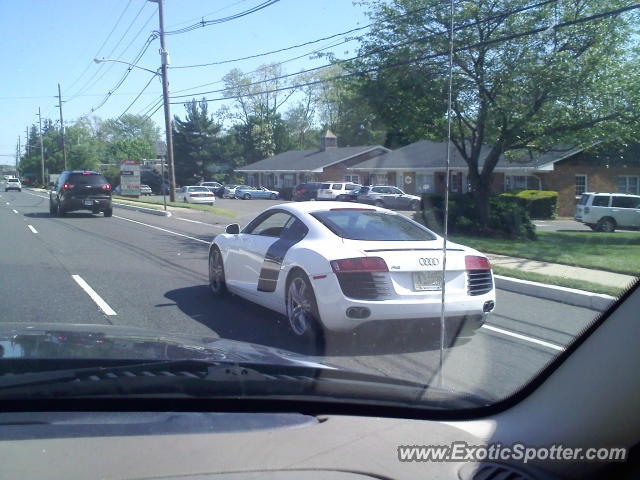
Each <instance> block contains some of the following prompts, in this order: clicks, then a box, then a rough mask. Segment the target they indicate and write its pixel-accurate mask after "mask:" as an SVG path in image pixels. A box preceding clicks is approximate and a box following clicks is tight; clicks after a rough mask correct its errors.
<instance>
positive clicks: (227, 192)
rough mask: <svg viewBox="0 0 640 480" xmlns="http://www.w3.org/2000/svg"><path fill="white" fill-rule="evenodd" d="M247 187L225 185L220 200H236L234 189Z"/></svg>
mask: <svg viewBox="0 0 640 480" xmlns="http://www.w3.org/2000/svg"><path fill="white" fill-rule="evenodd" d="M244 187H249V185H236V184H233V185H225V186H224V192H223V193H222V198H236V188H244Z"/></svg>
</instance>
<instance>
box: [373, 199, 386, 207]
mask: <svg viewBox="0 0 640 480" xmlns="http://www.w3.org/2000/svg"><path fill="white" fill-rule="evenodd" d="M373 204H374V205H375V206H376V207H380V208H384V202H383V201H382V200H376V201H375V202H373Z"/></svg>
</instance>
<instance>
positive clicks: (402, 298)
mask: <svg viewBox="0 0 640 480" xmlns="http://www.w3.org/2000/svg"><path fill="white" fill-rule="evenodd" d="M442 249H443V239H442V237H440V236H438V235H436V234H435V233H433V232H432V231H430V230H429V229H427V228H426V227H424V226H423V225H421V224H419V223H417V222H415V221H413V220H410V219H409V218H407V217H405V216H403V215H401V214H398V213H396V212H393V211H390V210H386V209H384V208H379V207H375V206H369V205H363V204H350V205H349V206H348V207H345V204H344V203H342V202H301V203H288V204H281V205H277V206H274V207H271V208H268V209H267V210H265V211H264V212H262V213H261V214H260V215H258V216H257V217H256V218H255V219H253V220H252V221H251V222H250V223H249V224H248V225H247V226H246V227H244V229H242V231H241V230H240V226H239V225H238V224H232V225H229V226H228V227H227V229H226V233H225V234H221V235H217V236H216V237H215V239H214V240H213V242H212V244H211V246H210V249H209V285H210V289H211V291H212V292H213V293H214V294H216V295H222V294H224V293H226V292H227V291H231V292H232V293H235V294H237V295H239V296H241V297H244V298H246V299H248V300H250V301H252V302H255V303H257V304H260V305H262V306H264V307H267V308H269V309H272V310H275V311H277V312H279V313H281V314H283V315H285V316H286V317H287V319H288V324H289V326H290V328H291V330H292V331H293V332H294V333H295V334H296V335H298V336H300V337H306V338H307V339H309V340H312V341H315V342H321V341H322V339H323V335H324V331H325V330H330V331H347V330H351V329H354V328H355V327H357V326H359V325H361V324H363V323H365V322H372V321H379V322H384V321H387V322H388V321H391V320H403V319H425V321H434V320H436V319H439V318H440V314H441V299H442V285H443V250H442ZM444 278H445V280H446V284H445V316H446V322H447V323H446V325H447V329H450V328H451V329H452V330H455V331H458V332H461V333H462V334H468V333H471V332H473V331H474V330H475V329H477V328H479V327H480V326H482V324H483V323H484V321H485V318H486V316H487V314H488V313H489V312H490V311H491V310H493V308H494V306H495V289H494V282H493V273H492V271H491V265H490V264H489V261H488V260H487V258H486V257H485V256H484V255H482V254H481V253H479V252H478V251H476V250H473V249H471V248H467V247H464V246H462V245H458V244H455V243H451V242H447V255H446V273H445V274H444Z"/></svg>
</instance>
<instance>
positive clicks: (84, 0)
mask: <svg viewBox="0 0 640 480" xmlns="http://www.w3.org/2000/svg"><path fill="white" fill-rule="evenodd" d="M264 2H265V0H165V30H166V31H171V30H175V29H178V28H182V27H185V26H189V25H192V24H195V23H197V22H199V21H200V20H201V19H202V18H204V20H214V19H219V18H222V17H226V16H229V15H234V14H237V13H240V12H243V11H246V10H248V9H251V8H253V7H256V6H258V5H260V4H262V3H264ZM368 23H369V19H368V17H367V15H366V13H365V11H364V9H363V7H361V6H357V5H354V4H353V3H352V0H279V1H278V2H277V3H275V4H273V5H271V6H269V7H267V8H264V9H262V10H260V11H258V12H255V13H252V14H250V15H247V16H244V17H242V18H239V19H235V20H231V21H229V22H225V23H221V24H217V25H211V26H206V27H202V28H197V29H195V30H193V31H190V32H187V33H181V34H175V35H167V36H166V45H167V50H168V51H169V54H170V61H171V67H172V68H170V70H169V81H170V87H169V89H170V93H171V95H174V94H175V95H184V94H191V93H199V92H204V91H209V90H216V89H219V88H222V87H223V85H222V84H221V83H214V84H213V85H209V86H206V87H201V88H195V89H194V88H192V87H197V86H198V85H202V84H208V83H213V82H220V80H221V79H222V77H223V76H224V75H225V74H226V73H228V72H229V71H230V70H231V69H232V68H239V69H241V70H242V71H244V72H248V71H251V70H254V69H256V68H258V67H259V66H260V65H262V64H265V63H271V62H285V61H287V60H290V59H292V58H293V57H298V56H302V55H304V54H307V53H309V52H311V51H313V50H315V49H317V48H322V47H325V46H329V45H333V44H335V43H336V42H340V40H341V39H342V38H343V37H338V38H336V39H333V40H329V41H322V42H319V43H314V44H312V45H307V46H306V47H300V48H296V49H293V50H289V51H286V52H281V53H277V54H273V55H269V56H263V57H259V58H254V59H250V60H244V61H238V62H233V63H227V64H223V65H215V66H208V67H198V68H176V67H179V66H183V65H194V64H201V63H210V62H219V61H223V60H229V59H237V58H239V57H245V56H249V55H255V54H259V53H264V52H268V51H271V50H276V49H281V48H285V47H289V46H291V45H296V44H300V43H304V42H308V41H312V40H316V39H319V38H322V37H326V36H329V35H333V34H335V33H340V32H344V31H346V30H349V29H352V28H357V27H360V26H364V25H367V24H368ZM157 28H158V13H157V4H156V3H153V2H149V1H146V0H55V1H53V0H0V43H1V45H2V49H0V64H1V65H2V66H3V68H2V72H3V73H2V75H0V164H9V165H13V164H14V162H15V153H16V145H17V141H18V136H21V138H22V140H21V141H22V144H23V145H24V138H25V129H26V127H27V126H28V125H31V124H36V125H37V122H38V116H37V114H38V108H40V109H41V112H42V118H43V119H44V118H51V119H52V120H54V121H58V120H59V112H58V108H57V104H58V101H57V93H58V83H60V85H61V90H62V98H63V115H64V123H65V125H69V124H72V123H73V122H74V121H75V120H76V119H78V118H80V117H82V116H84V115H87V114H91V115H94V116H98V117H101V118H116V117H118V116H119V115H120V114H122V113H123V112H124V111H125V110H126V109H127V107H129V105H130V104H131V103H132V102H133V100H134V99H135V98H136V96H137V95H138V94H139V93H140V92H141V91H142V90H143V88H144V87H145V85H147V83H148V82H149V81H151V83H150V84H149V85H148V87H147V88H146V90H145V91H144V92H143V93H142V95H140V97H139V99H138V100H137V101H136V102H135V103H134V104H133V105H132V106H131V107H130V109H129V110H128V113H134V114H138V113H147V112H148V111H150V110H152V109H153V106H154V103H155V102H156V101H159V100H160V98H161V94H162V86H161V83H160V80H159V77H158V78H155V79H153V78H152V76H153V74H152V73H149V72H147V71H144V70H140V69H133V70H132V71H131V73H130V74H129V75H128V77H127V78H126V80H125V82H124V83H123V84H122V85H121V86H120V87H119V88H118V89H117V90H116V91H114V93H113V94H112V95H111V96H110V97H109V98H108V100H107V101H106V103H104V105H102V106H100V107H99V108H97V107H98V106H99V105H100V103H101V102H102V100H103V98H104V97H105V95H106V94H107V93H108V92H109V91H110V90H112V89H113V87H114V86H115V85H116V83H117V82H118V80H119V79H120V78H121V77H122V75H123V74H124V73H125V72H126V70H127V68H128V67H127V65H124V64H119V63H114V62H109V63H101V64H96V63H94V62H93V59H94V58H96V57H106V58H112V59H119V60H123V61H127V62H131V61H132V60H133V59H134V58H135V57H136V55H137V54H138V52H140V51H141V49H142V48H143V47H144V45H145V42H146V40H147V39H148V37H149V35H150V34H151V33H152V31H154V30H157ZM356 47H357V42H350V43H342V44H340V45H337V46H335V47H332V48H331V49H329V50H326V52H334V53H335V54H336V55H337V56H338V57H342V58H346V57H348V56H352V55H353V54H354V53H355V49H356ZM159 48H160V43H159V40H157V39H156V40H154V41H153V42H152V43H151V45H150V46H149V48H148V49H147V50H146V52H145V53H144V55H143V56H142V57H141V58H140V60H139V61H138V62H137V65H139V66H140V67H143V68H148V69H150V70H153V71H155V70H156V69H157V68H158V67H159V64H160V56H159V53H158V50H159ZM324 63H326V60H322V59H320V60H311V59H309V57H308V56H305V57H303V58H300V59H297V60H292V61H288V62H286V63H284V64H283V68H284V69H285V73H295V72H297V71H300V70H303V69H307V68H312V67H315V66H318V65H322V64H324ZM201 96H202V95H198V97H197V98H200V97H201ZM205 96H206V97H208V98H215V97H216V96H220V93H211V94H207V95H205ZM188 99H189V97H187V98H186V100H188ZM209 105H210V109H209V111H210V112H215V111H216V110H217V109H218V108H219V107H221V106H222V105H223V103H222V102H212V103H210V104H209ZM92 109H95V111H94V112H93V113H91V110H92ZM172 114H175V115H178V116H183V114H184V108H183V107H182V105H172ZM152 118H153V120H154V121H155V122H156V124H157V125H158V126H160V127H161V129H162V131H163V132H164V128H163V125H164V117H163V110H162V108H159V109H158V110H157V112H156V113H155V114H153V116H152Z"/></svg>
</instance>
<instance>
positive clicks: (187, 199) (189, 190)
mask: <svg viewBox="0 0 640 480" xmlns="http://www.w3.org/2000/svg"><path fill="white" fill-rule="evenodd" d="M177 200H178V201H183V202H184V203H208V204H209V205H213V204H214V203H215V201H216V196H215V195H214V194H213V193H212V192H211V190H209V189H208V188H207V187H202V186H200V185H186V186H184V187H182V188H181V189H180V190H179V191H178V195H177Z"/></svg>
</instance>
